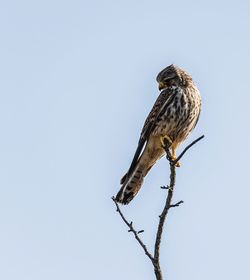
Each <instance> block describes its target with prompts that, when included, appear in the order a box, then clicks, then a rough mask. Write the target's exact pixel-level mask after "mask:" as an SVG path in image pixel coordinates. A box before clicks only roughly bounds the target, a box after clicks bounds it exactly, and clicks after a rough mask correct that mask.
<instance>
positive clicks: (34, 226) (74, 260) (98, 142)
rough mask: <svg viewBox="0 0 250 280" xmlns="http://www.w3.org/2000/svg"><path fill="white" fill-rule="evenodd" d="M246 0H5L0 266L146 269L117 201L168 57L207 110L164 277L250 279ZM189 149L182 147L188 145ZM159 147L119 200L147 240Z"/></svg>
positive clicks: (84, 275)
mask: <svg viewBox="0 0 250 280" xmlns="http://www.w3.org/2000/svg"><path fill="white" fill-rule="evenodd" d="M249 15H250V2H249V1H247V0H245V1H215V0H211V1H206V2H205V1H198V0H197V1H195V0H191V1H152V0H151V1H132V0H127V1H111V0H106V1H100V0H99V1H76V0H72V1H55V0H52V1H51V0H50V1H48V0H44V1H27V0H23V1H11V0H10V1H1V3H0V35H1V44H0V130H1V137H0V185H1V189H0V190H1V191H0V223H1V229H0V279H2V280H17V279H18V280H34V279H35V280H40V279H41V280H44V279H46V280H55V279H58V280H59V279H60V280H72V279H73V280H80V279H81V280H82V279H94V280H98V279H110V280H113V279H114V280H115V279H119V280H125V279H134V280H137V279H143V280H151V279H154V274H153V269H152V267H151V263H150V262H149V260H148V259H147V258H146V257H145V256H144V253H143V251H142V249H141V248H140V247H138V246H137V244H136V241H135V240H134V238H133V237H132V235H130V234H129V233H128V232H127V228H126V227H125V225H124V224H123V223H122V221H121V219H120V217H119V216H118V215H117V213H116V212H115V207H114V205H113V202H112V201H111V199H110V198H111V196H112V195H115V194H116V192H117V191H118V189H119V180H120V177H121V176H122V175H123V174H124V172H126V169H127V168H128V166H129V164H130V161H131V159H132V157H133V153H134V151H135V148H136V145H137V141H138V137H139V134H140V130H141V128H142V125H143V122H144V119H145V118H146V116H147V114H148V112H149V110H150V109H151V107H152V105H153V103H154V101H155V99H156V98H157V96H158V94H159V92H158V89H157V84H156V82H155V77H156V75H157V74H158V72H159V71H160V70H162V69H163V68H164V67H166V66H167V65H169V64H171V63H175V64H177V65H179V66H180V67H183V68H184V69H186V70H187V71H188V72H189V73H190V74H191V75H192V76H193V78H194V80H195V82H196V84H197V85H198V87H199V89H200V91H201V94H202V98H203V110H202V114H201V118H200V121H199V123H198V126H197V127H196V129H195V131H194V132H193V134H192V135H191V136H190V138H189V139H188V141H187V142H186V145H187V144H188V143H190V142H191V141H192V140H194V139H195V138H197V137H198V136H200V135H202V134H205V135H206V138H205V139H204V140H203V141H202V142H200V143H199V144H197V145H196V146H195V147H193V148H192V150H190V152H189V153H188V154H187V155H186V156H185V158H183V160H182V167H181V168H180V169H178V174H177V186H176V192H175V197H174V201H176V202H177V201H178V200H180V199H182V200H184V201H185V203H184V204H183V205H182V206H181V207H180V208H178V209H173V210H172V211H171V212H170V216H169V219H168V221H167V224H166V227H165V230H166V231H165V232H164V235H163V241H162V247H161V253H162V269H163V272H164V274H165V275H166V276H167V278H166V279H174V280H183V279H190V280H191V279H192V280H200V279H203V280H210V279H227V280H235V279H241V280H245V279H250V266H249V260H250V222H249V220H250V219H249V213H250V204H249V197H250V188H249V187H250V186H249V174H250V173H249V168H250V160H249V154H250V147H249V142H250V132H249V128H250V124H249V122H250V118H249V114H250V107H249V104H250V97H249V96H250V94H249V84H248V83H249V81H250V77H249V64H250V55H249V52H250V16H249ZM182 148H183V146H182ZM168 178H169V170H168V164H167V162H166V160H164V159H162V160H161V161H160V162H159V163H158V164H157V165H156V166H155V167H154V168H153V169H152V172H151V173H150V174H149V175H148V177H147V178H146V180H145V184H144V186H143V189H142V191H141V192H140V193H139V194H138V196H137V197H136V198H135V199H134V201H133V202H132V203H131V204H130V205H128V206H126V207H123V208H122V209H123V210H124V213H125V214H126V216H127V217H128V219H132V220H133V221H134V223H135V225H136V226H137V228H138V229H144V230H145V233H144V234H143V235H142V237H143V239H144V240H145V242H146V244H147V245H148V247H149V248H150V249H152V246H153V241H154V235H155V230H156V226H157V222H158V215H159V213H160V212H161V210H162V207H163V201H164V199H165V193H164V191H163V190H161V189H160V188H159V187H160V186H161V185H164V184H167V182H168Z"/></svg>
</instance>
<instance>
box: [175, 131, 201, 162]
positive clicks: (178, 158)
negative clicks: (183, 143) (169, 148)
mask: <svg viewBox="0 0 250 280" xmlns="http://www.w3.org/2000/svg"><path fill="white" fill-rule="evenodd" d="M204 137H205V135H202V136H200V137H199V138H197V139H196V140H194V141H193V142H192V143H191V144H189V145H188V146H187V147H186V148H185V149H184V150H183V152H182V153H181V154H180V155H179V156H178V157H177V159H176V160H175V161H174V163H175V164H176V163H177V162H178V161H179V160H180V159H181V158H182V157H183V156H184V154H185V153H186V152H187V150H188V149H190V148H191V147H192V146H193V145H194V144H196V143H197V142H199V141H200V140H201V139H203V138H204Z"/></svg>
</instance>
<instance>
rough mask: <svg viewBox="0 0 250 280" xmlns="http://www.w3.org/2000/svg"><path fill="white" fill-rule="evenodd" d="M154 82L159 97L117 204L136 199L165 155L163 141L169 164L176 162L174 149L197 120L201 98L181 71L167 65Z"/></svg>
mask: <svg viewBox="0 0 250 280" xmlns="http://www.w3.org/2000/svg"><path fill="white" fill-rule="evenodd" d="M156 81H157V82H158V88H159V90H160V94H159V96H158V98H157V99H156V101H155V104H154V105H153V107H152V109H151V111H150V113H149V115H148V117H147V118H146V120H145V122H144V125H143V128H142V131H141V134H140V138H139V141H138V146H137V149H136V152H135V154H134V157H133V160H132V162H131V165H130V167H129V169H128V171H127V173H126V174H125V175H124V176H123V177H122V178H121V181H120V184H121V185H122V186H121V188H120V190H119V192H118V193H117V195H116V197H115V200H116V201H117V202H119V203H121V204H128V203H129V202H130V201H131V200H132V199H133V198H134V197H135V196H136V194H137V193H138V191H139V190H140V188H141V186H142V184H143V181H144V178H145V176H146V175H147V174H148V172H149V170H150V169H151V168H152V166H153V165H154V164H155V163H156V162H157V161H158V160H159V159H160V158H161V157H162V156H163V155H165V154H166V152H165V149H164V147H165V143H166V141H167V143H169V144H168V148H169V149H170V151H171V157H172V160H176V158H177V156H176V150H177V148H178V147H179V145H180V144H181V143H182V142H183V141H184V140H185V139H186V138H187V137H188V135H189V134H190V133H191V131H192V130H193V129H194V127H195V126H196V124H197V122H198V120H199V116H200V111H201V95H200V92H199V90H198V88H197V87H196V85H195V83H194V81H193V79H192V77H191V76H190V75H189V74H188V73H187V72H186V71H185V70H183V69H181V68H180V67H178V66H176V65H174V64H171V65H169V66H168V67H166V68H164V69H163V70H162V71H160V73H159V74H158V75H157V77H156ZM176 166H178V167H179V166H180V163H179V162H177V163H176Z"/></svg>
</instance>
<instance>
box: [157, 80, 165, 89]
mask: <svg viewBox="0 0 250 280" xmlns="http://www.w3.org/2000/svg"><path fill="white" fill-rule="evenodd" d="M165 87H166V85H165V84H164V83H163V82H159V86H158V88H159V90H162V89H164V88H165Z"/></svg>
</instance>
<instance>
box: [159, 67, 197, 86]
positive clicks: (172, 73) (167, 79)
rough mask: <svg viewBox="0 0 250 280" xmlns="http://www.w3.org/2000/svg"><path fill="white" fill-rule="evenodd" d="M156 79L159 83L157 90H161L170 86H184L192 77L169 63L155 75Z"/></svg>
mask: <svg viewBox="0 0 250 280" xmlns="http://www.w3.org/2000/svg"><path fill="white" fill-rule="evenodd" d="M156 81H157V82H158V84H159V90H162V89H165V88H167V87H170V86H183V87H186V86H187V85H188V82H189V81H192V78H191V77H190V76H189V75H188V74H187V73H186V72H185V71H184V70H182V69H180V68H179V67H178V66H176V65H173V64H171V65H169V66H168V67H166V68H165V69H163V70H162V71H161V72H160V73H159V74H158V75H157V77H156Z"/></svg>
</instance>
